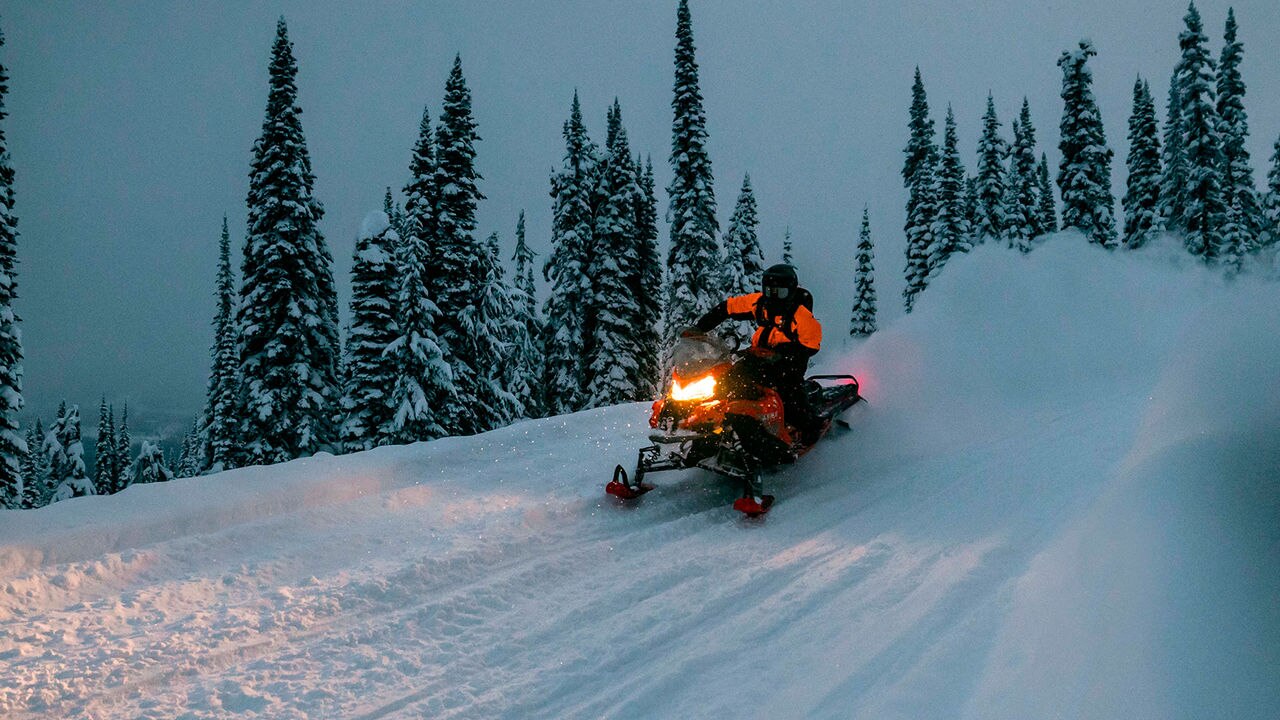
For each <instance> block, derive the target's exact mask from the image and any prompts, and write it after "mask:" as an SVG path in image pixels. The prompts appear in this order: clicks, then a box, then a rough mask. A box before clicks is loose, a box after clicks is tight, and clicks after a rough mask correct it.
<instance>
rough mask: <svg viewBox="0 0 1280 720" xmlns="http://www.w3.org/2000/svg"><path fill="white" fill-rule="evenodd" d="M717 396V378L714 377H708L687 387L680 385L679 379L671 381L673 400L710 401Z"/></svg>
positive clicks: (699, 379)
mask: <svg viewBox="0 0 1280 720" xmlns="http://www.w3.org/2000/svg"><path fill="white" fill-rule="evenodd" d="M715 394H716V378H715V376H714V375H706V376H704V377H701V378H698V379H697V380H694V381H692V382H690V383H688V384H685V385H682V384H680V378H679V377H674V378H672V379H671V399H672V400H678V401H686V400H709V399H711V398H713V397H715Z"/></svg>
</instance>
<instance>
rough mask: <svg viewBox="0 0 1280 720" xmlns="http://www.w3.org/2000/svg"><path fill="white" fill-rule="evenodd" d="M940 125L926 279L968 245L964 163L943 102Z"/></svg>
mask: <svg viewBox="0 0 1280 720" xmlns="http://www.w3.org/2000/svg"><path fill="white" fill-rule="evenodd" d="M943 127H944V130H943V134H942V138H943V139H942V163H941V165H940V166H939V167H938V214H937V215H936V217H935V219H934V223H933V244H932V245H930V246H929V260H928V266H929V279H930V280H932V279H933V278H934V277H936V276H937V274H938V273H940V272H942V268H943V266H945V265H946V264H947V259H948V258H950V257H951V254H952V253H955V252H968V251H969V250H970V248H971V247H972V240H971V239H970V231H971V228H970V227H969V222H968V219H967V218H966V217H965V208H964V182H965V172H964V163H963V162H962V161H961V159H960V138H959V133H958V132H957V131H956V117H955V113H953V112H952V111H951V106H950V105H948V106H947V119H946V122H945V123H944V125H943Z"/></svg>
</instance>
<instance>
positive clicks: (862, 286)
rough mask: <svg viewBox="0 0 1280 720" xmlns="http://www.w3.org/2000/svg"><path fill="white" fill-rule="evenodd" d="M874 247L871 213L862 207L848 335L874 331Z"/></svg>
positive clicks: (859, 334)
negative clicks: (872, 262) (872, 242)
mask: <svg viewBox="0 0 1280 720" xmlns="http://www.w3.org/2000/svg"><path fill="white" fill-rule="evenodd" d="M874 257H875V249H874V247H873V246H872V244H871V215H870V213H869V212H868V210H867V208H866V206H863V208H862V230H861V231H860V232H859V233H858V257H857V263H858V267H857V270H856V271H855V272H854V281H853V282H854V295H855V297H854V301H853V315H852V317H851V318H850V320H849V335H851V336H853V337H866V336H868V335H870V334H871V333H874V332H875V331H876V284H875V268H874V267H873V266H872V264H871V261H872V259H873V258H874Z"/></svg>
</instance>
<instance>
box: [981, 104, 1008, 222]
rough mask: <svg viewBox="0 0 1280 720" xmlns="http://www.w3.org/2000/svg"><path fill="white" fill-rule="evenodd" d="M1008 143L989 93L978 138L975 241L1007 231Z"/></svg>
mask: <svg viewBox="0 0 1280 720" xmlns="http://www.w3.org/2000/svg"><path fill="white" fill-rule="evenodd" d="M1008 155H1009V146H1008V143H1006V142H1005V141H1004V138H1002V137H1000V118H999V117H997V116H996V101H995V98H993V97H992V96H991V93H987V111H986V113H984V114H983V116H982V136H981V137H979V138H978V224H977V225H976V226H975V227H974V229H973V234H974V242H975V244H978V245H981V244H982V243H984V242H986V241H987V240H990V239H997V238H1000V237H1001V236H1002V234H1003V233H1004V228H1005V225H1006V224H1007V221H1006V219H1005V216H1004V202H1005V192H1006V191H1005V187H1006V178H1005V171H1004V162H1005V158H1006V157H1007V156H1008Z"/></svg>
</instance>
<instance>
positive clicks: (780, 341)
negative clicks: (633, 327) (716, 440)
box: [695, 265, 822, 445]
mask: <svg viewBox="0 0 1280 720" xmlns="http://www.w3.org/2000/svg"><path fill="white" fill-rule="evenodd" d="M761 285H762V291H761V292H758V293H749V294H747V295H738V296H735V297H731V298H729V299H727V300H725V301H724V302H722V303H720V304H719V305H717V306H716V307H714V308H712V309H711V311H710V312H708V313H707V314H706V315H703V316H702V317H701V318H700V319H699V320H698V322H697V324H696V325H695V327H696V328H697V329H698V330H699V331H701V332H704V333H705V332H708V331H710V330H712V329H713V328H715V327H716V326H717V325H719V324H720V323H722V322H724V321H725V320H727V319H730V318H732V319H734V320H754V321H755V324H756V331H755V334H754V335H752V337H751V350H750V352H749V354H748V355H747V357H746V358H745V359H744V361H743V362H742V363H740V366H741V371H742V372H746V373H748V374H750V375H751V376H753V377H754V378H755V379H756V380H757V381H758V382H761V383H762V384H764V385H766V386H769V387H772V388H774V389H775V390H777V391H778V394H779V395H781V396H782V404H783V413H784V415H785V416H786V418H787V421H788V422H789V423H790V424H791V425H793V426H795V428H796V429H797V430H799V432H800V440H801V442H802V443H803V444H806V445H808V444H811V443H813V442H814V441H816V440H817V437H816V436H817V434H818V433H819V432H820V427H819V421H818V418H817V417H816V415H815V413H814V411H813V409H812V406H811V403H810V402H809V395H808V393H807V392H806V390H805V384H804V374H805V371H806V370H807V369H808V367H809V358H810V357H812V356H813V355H814V353H816V352H818V348H819V347H820V346H821V344H822V325H821V324H819V323H818V320H817V318H815V317H814V316H813V313H812V312H811V311H810V309H809V308H808V307H806V306H805V304H804V303H803V302H802V299H804V298H807V297H810V296H809V294H808V291H807V290H804V289H802V288H801V287H800V281H799V278H798V277H797V276H796V269H795V268H794V267H791V266H790V265H774V266H772V267H770V268H769V269H768V270H765V271H764V276H763V277H762V279H761ZM737 369H738V368H735V370H737Z"/></svg>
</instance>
